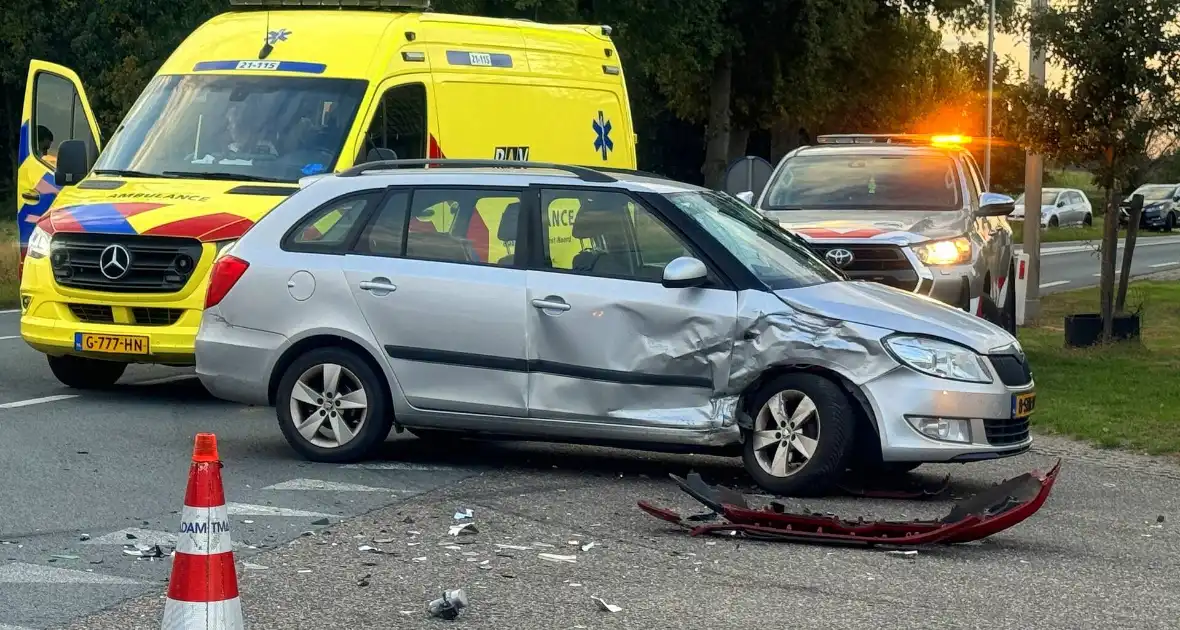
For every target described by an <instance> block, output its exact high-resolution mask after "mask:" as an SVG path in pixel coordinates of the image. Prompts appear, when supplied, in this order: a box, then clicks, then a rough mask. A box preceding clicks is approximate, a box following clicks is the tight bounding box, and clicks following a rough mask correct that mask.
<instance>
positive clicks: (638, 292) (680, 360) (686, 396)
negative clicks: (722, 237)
mask: <svg viewBox="0 0 1180 630" xmlns="http://www.w3.org/2000/svg"><path fill="white" fill-rule="evenodd" d="M540 201H541V203H540V204H539V206H540V207H539V210H540V216H533V217H531V218H530V220H531V221H534V222H536V223H538V224H539V225H540V228H541V229H540V230H539V231H537V232H534V233H539V234H540V236H541V244H542V247H541V248H538V249H539V252H538V254H537V256H536V258H535V259H534V261H533V264H532V265H530V270H529V272H528V279H527V293H528V298H527V299H528V301H529V304H528V308H527V309H526V310H527V311H528V312H527V315H526V317H527V331H528V352H529V395H528V400H529V414H530V416H531V417H535V418H539V419H546V420H553V421H570V420H574V421H582V422H586V423H588V424H589V423H594V424H596V425H598V426H597V427H596V428H588V430H587V436H591V435H593V436H595V437H604V436H605V437H610V438H617V439H621V440H626V439H627V438H628V437H629V436H631V435H635V433H634V432H635V431H642V432H643V434H644V435H645V436H646V437H647V438H648V439H649V440H650V437H651V434H652V432H656V431H668V432H669V433H668V434H669V437H671V436H672V435H675V434H677V433H679V434H681V435H683V432H685V431H696V432H703V433H705V434H707V433H708V432H710V431H711V430H713V429H715V428H717V427H719V426H721V424H722V423H723V422H725V421H728V420H729V419H730V418H729V417H728V416H731V415H732V414H731V413H726V412H725V411H723V410H720V409H717V408H715V407H716V405H714V400H715V396H714V393H715V392H716V391H719V390H720V389H722V388H724V387H725V385H726V382H727V380H728V375H729V371H730V369H729V361H730V354H731V351H732V347H733V331H734V328H735V324H736V314H737V293H736V292H735V291H732V290H729V289H727V288H725V285H724V283H723V281H722V280H721V278H720V277H719V275H718V274H717V273H715V271H714V270H710V269H709V268H708V267H706V266H705V264H704V263H703V262H702V258H703V257H702V256H699V255H698V254H697V253H696V252H695V251H694V248H693V247H692V246H691V245H690V244H689V242H688V240H687V239H686V238H684V237H683V236H682V235H681V234H680V233H678V232H677V231H676V230H675V229H674V228H673V227H671V225H670V224H669V223H667V222H666V221H664V220H663V219H662V218H661V217H660V216H659V215H658V213H657V212H656V211H655V210H653V209H651V208H649V207H647V206H646V205H644V204H643V203H641V202H640V201H639V200H637V199H635V198H633V197H631V196H630V195H628V194H626V193H624V192H621V191H619V190H617V189H616V190H600V189H587V188H578V189H569V190H564V189H554V188H547V189H543V190H541V192H540ZM567 221H568V222H569V223H570V224H571V229H570V230H569V231H568V232H567V231H566V230H560V231H561V232H565V233H566V234H569V236H564V235H563V236H555V234H556V233H557V232H558V231H559V230H558V229H556V228H561V227H564V225H562V224H564V223H565V222H567ZM555 222H556V223H555ZM569 239H573V240H575V241H577V244H578V245H579V247H575V248H572V249H574V251H578V253H577V254H576V255H574V256H573V257H572V259H568V260H567V259H564V258H563V257H562V256H560V255H559V253H558V252H559V251H560V250H565V249H567V248H568V244H567V243H563V242H557V241H564V240H569ZM673 261H675V262H673ZM670 263H671V265H670ZM665 271H667V272H668V273H667V274H666V273H665Z"/></svg>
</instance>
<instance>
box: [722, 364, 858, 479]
mask: <svg viewBox="0 0 1180 630" xmlns="http://www.w3.org/2000/svg"><path fill="white" fill-rule="evenodd" d="M751 402H752V405H751V409H753V410H754V425H753V430H751V431H747V432H746V435H745V444H744V445H743V450H742V461H743V463H744V464H745V467H746V471H747V472H749V473H750V476H751V477H753V478H754V481H755V482H757V483H758V485H759V486H761V487H762V488H765V489H766V490H768V491H770V492H773V493H775V494H779V495H787V496H815V495H822V494H823V493H825V492H826V491H827V490H828V489H829V488H831V487H832V485H833V484H835V483H836V482H837V481H839V478H840V476H841V474H842V473H843V472H844V470H845V469H846V468H847V464H848V459H849V456H850V455H851V453H852V450H853V446H854V444H855V437H856V436H855V432H856V431H855V429H856V415H855V411H854V409H853V407H852V404H851V402H850V401H849V400H848V396H847V395H845V393H844V391H843V390H842V389H840V387H839V386H838V385H836V384H835V383H833V382H832V381H830V380H828V379H826V378H824V377H822V376H818V375H815V374H802V373H794V374H784V375H782V376H779V377H778V378H775V379H773V380H772V381H770V382H769V383H767V384H766V385H765V386H764V387H762V388H761V389H760V390H759V391H758V393H757V394H756V395H755V396H754V399H753V400H752V401H751Z"/></svg>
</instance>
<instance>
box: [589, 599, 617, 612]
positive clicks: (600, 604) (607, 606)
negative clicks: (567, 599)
mask: <svg viewBox="0 0 1180 630" xmlns="http://www.w3.org/2000/svg"><path fill="white" fill-rule="evenodd" d="M590 599H592V600H594V603H595V604H598V608H599V609H601V610H603V611H606V612H612V613H617V612H620V611H621V610H623V609H622V607H620V606H615V605H614V604H608V603H606V601H605V600H603V599H602V598H601V597H591V598H590Z"/></svg>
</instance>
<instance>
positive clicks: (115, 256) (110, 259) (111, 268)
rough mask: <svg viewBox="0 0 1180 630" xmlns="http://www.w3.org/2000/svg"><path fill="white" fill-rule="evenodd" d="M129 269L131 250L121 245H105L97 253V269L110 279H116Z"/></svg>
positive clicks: (125, 273)
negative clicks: (104, 247)
mask: <svg viewBox="0 0 1180 630" xmlns="http://www.w3.org/2000/svg"><path fill="white" fill-rule="evenodd" d="M130 269H131V252H129V251H127V248H126V247H123V246H122V245H107V247H106V249H104V250H102V253H101V254H99V255H98V270H99V271H101V272H102V275H104V276H106V277H107V278H108V279H110V280H118V279H119V278H122V277H123V276H125V275H127V271H128V270H130Z"/></svg>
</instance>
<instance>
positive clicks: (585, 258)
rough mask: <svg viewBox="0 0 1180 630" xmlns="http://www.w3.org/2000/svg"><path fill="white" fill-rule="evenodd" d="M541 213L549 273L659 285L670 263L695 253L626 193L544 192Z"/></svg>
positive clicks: (588, 191)
mask: <svg viewBox="0 0 1180 630" xmlns="http://www.w3.org/2000/svg"><path fill="white" fill-rule="evenodd" d="M541 209H542V210H543V211H544V220H543V221H542V223H541V226H542V233H543V235H544V238H543V242H544V246H545V267H546V268H548V269H553V270H557V271H570V272H573V273H576V274H581V275H587V276H596V277H603V278H622V279H627V280H646V281H651V282H659V281H660V280H661V279H662V278H663V275H664V267H665V266H667V264H668V263H669V262H671V261H672V260H674V259H676V258H679V257H681V256H691V255H692V254H691V253H690V250H689V248H688V247H687V246H686V245H685V243H684V242H683V241H682V240H681V238H680V237H679V236H678V235H677V234H676V233H675V232H674V231H672V229H671V228H669V227H668V226H667V225H665V224H664V223H663V222H662V221H661V220H660V219H659V218H658V217H656V216H655V215H653V214H652V213H651V212H650V211H649V210H648V209H647V208H645V207H644V206H643V205H642V204H639V203H637V202H635V201H634V200H633V199H632V198H631V197H629V196H627V195H625V194H622V193H616V192H603V191H598V190H545V191H542V193H541ZM567 219H569V220H567Z"/></svg>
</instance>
